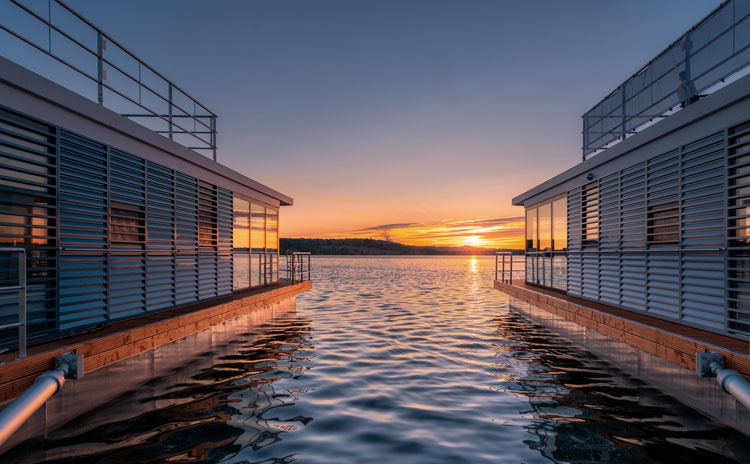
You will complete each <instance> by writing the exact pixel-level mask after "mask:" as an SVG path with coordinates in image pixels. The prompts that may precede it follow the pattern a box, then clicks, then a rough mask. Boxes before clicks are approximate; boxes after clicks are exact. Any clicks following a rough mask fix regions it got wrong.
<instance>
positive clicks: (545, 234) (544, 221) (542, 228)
mask: <svg viewBox="0 0 750 464" xmlns="http://www.w3.org/2000/svg"><path fill="white" fill-rule="evenodd" d="M537 211H538V219H537V220H538V222H539V249H540V250H550V249H552V204H551V203H547V204H545V205H542V206H540V207H539V208H538V210H537Z"/></svg>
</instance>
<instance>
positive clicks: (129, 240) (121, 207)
mask: <svg viewBox="0 0 750 464" xmlns="http://www.w3.org/2000/svg"><path fill="white" fill-rule="evenodd" d="M144 216H145V215H144V212H143V207H141V206H136V205H130V204H127V203H121V202H117V201H111V202H110V219H109V237H110V240H111V242H112V244H113V245H115V244H117V245H123V246H128V245H131V246H136V247H138V248H142V247H143V244H144V242H145V240H146V237H145V229H146V221H145V218H144Z"/></svg>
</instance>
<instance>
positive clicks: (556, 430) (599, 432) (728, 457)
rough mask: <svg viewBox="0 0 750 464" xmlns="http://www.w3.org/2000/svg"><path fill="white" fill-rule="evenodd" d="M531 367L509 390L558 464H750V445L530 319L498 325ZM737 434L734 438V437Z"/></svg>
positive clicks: (538, 446)
mask: <svg viewBox="0 0 750 464" xmlns="http://www.w3.org/2000/svg"><path fill="white" fill-rule="evenodd" d="M495 322H496V324H497V326H498V330H499V331H500V332H501V333H504V334H512V335H511V336H510V337H509V338H510V340H512V341H513V342H514V346H512V348H511V349H509V350H507V351H505V352H504V353H503V354H504V356H506V357H508V358H509V359H517V360H519V361H522V362H523V363H524V364H526V365H527V366H528V370H527V372H526V374H525V375H523V376H520V377H519V378H518V379H517V382H518V384H517V388H516V389H509V391H513V392H514V393H516V394H518V395H523V396H526V397H527V398H528V400H529V406H530V407H531V409H530V410H529V411H528V413H529V414H530V415H532V416H533V417H535V420H534V421H533V423H532V424H531V425H528V426H527V427H526V429H527V430H528V431H529V433H531V434H533V435H535V436H536V438H537V439H536V440H529V441H527V442H526V443H527V445H529V447H530V448H531V449H535V450H538V451H539V452H540V453H542V455H544V456H545V457H547V458H549V459H550V460H552V461H555V462H576V463H578V462H580V463H583V462H615V463H640V462H665V463H666V462H679V463H686V462H702V463H703V462H705V463H708V462H710V463H722V462H747V459H748V442H747V440H746V439H745V438H744V437H742V436H741V435H740V434H738V433H737V432H734V431H731V430H730V429H727V428H725V427H723V426H719V425H718V424H715V423H713V422H712V421H709V420H706V419H705V418H704V417H703V416H701V415H699V414H698V413H697V412H696V411H695V410H693V409H691V408H689V407H687V406H685V405H683V404H681V403H679V402H677V401H675V400H674V399H673V398H671V397H669V396H667V395H664V394H663V393H661V392H659V391H658V390H656V389H654V388H651V387H649V386H648V385H646V384H645V383H643V382H642V381H640V380H638V379H637V378H634V377H631V376H629V375H628V374H626V373H624V372H622V371H620V370H618V369H615V368H613V367H611V366H610V365H609V364H608V363H606V362H604V361H601V360H598V359H597V358H596V356H595V355H593V354H591V353H589V352H587V351H583V350H581V349H580V348H577V347H575V346H574V345H572V344H571V343H569V342H568V341H567V340H565V339H562V338H560V337H557V336H555V335H553V334H551V333H550V332H549V331H548V330H547V329H546V328H544V327H543V326H541V325H537V324H534V323H533V322H532V321H529V320H527V319H526V318H525V317H524V316H522V315H520V314H517V313H514V312H512V311H511V312H509V313H506V314H504V315H502V316H500V317H497V318H496V319H495ZM728 432H729V433H728Z"/></svg>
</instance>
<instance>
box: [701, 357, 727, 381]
mask: <svg viewBox="0 0 750 464" xmlns="http://www.w3.org/2000/svg"><path fill="white" fill-rule="evenodd" d="M713 362H715V363H717V364H718V365H719V366H720V367H721V368H722V369H723V368H724V355H723V354H719V353H696V355H695V373H696V374H698V376H699V377H716V371H715V369H712V368H711V363H713Z"/></svg>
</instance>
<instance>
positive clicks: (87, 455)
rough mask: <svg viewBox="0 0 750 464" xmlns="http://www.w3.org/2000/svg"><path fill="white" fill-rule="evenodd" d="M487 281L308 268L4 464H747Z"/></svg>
mask: <svg viewBox="0 0 750 464" xmlns="http://www.w3.org/2000/svg"><path fill="white" fill-rule="evenodd" d="M493 265H494V260H492V259H484V258H478V259H477V258H470V259H469V258H414V257H409V258H320V257H318V258H316V260H315V269H316V273H315V283H314V288H313V290H312V291H310V292H308V293H306V294H304V295H302V296H300V297H298V299H297V303H296V313H294V312H288V313H286V314H285V315H284V316H281V317H279V318H277V319H275V320H273V321H271V322H270V323H268V324H266V325H264V326H261V327H259V328H258V329H257V330H253V331H251V332H249V333H246V334H243V335H242V336H238V337H236V338H235V339H234V340H233V341H232V342H231V343H229V344H227V345H223V346H222V347H220V348H217V349H216V350H215V351H214V352H212V353H206V354H205V355H203V356H199V357H197V358H196V359H194V360H193V361H191V362H190V363H188V364H185V365H183V366H182V367H180V368H178V369H175V370H173V371H171V372H169V373H167V374H165V375H161V376H159V377H157V378H155V379H153V380H152V381H150V382H148V383H147V384H144V385H142V386H141V387H140V388H138V389H136V390H134V391H132V392H130V393H128V394H125V395H121V396H120V397H118V398H116V399H115V400H113V401H111V402H109V403H108V404H106V405H102V406H101V407H97V408H95V409H94V410H92V411H90V412H88V413H86V414H84V415H82V416H80V417H78V418H77V419H75V420H73V421H71V422H69V423H68V424H66V425H65V426H64V427H62V428H61V429H59V430H56V431H54V432H52V433H50V434H49V435H48V437H47V438H45V439H43V440H41V439H39V440H31V441H27V442H25V443H23V444H21V445H20V446H18V447H16V448H15V449H14V450H12V452H11V454H10V455H7V456H4V457H3V458H4V459H5V460H3V461H2V462H6V461H7V462H16V461H18V462H30V463H31V462H41V461H48V462H65V463H83V462H85V463H105V462H106V463H142V464H145V463H155V462H169V463H188V462H232V463H240V464H251V463H253V464H255V463H263V464H280V463H288V462H291V461H297V462H303V463H324V464H332V463H352V462H356V463H382V462H385V463H393V464H396V463H398V464H401V463H407V464H411V463H420V464H422V463H425V464H426V463H429V464H436V463H450V464H453V463H464V462H465V463H472V464H476V463H495V462H503V463H505V462H508V463H525V464H531V463H549V462H570V463H583V462H612V463H673V462H679V463H693V462H696V463H722V462H740V463H747V462H750V440H748V439H747V438H746V437H744V436H743V435H741V434H740V433H739V432H737V431H734V430H732V429H730V428H727V427H724V426H722V425H720V424H718V423H716V422H714V421H712V420H710V419H708V418H706V417H704V416H702V415H700V414H698V413H697V412H695V411H694V410H692V409H689V408H687V407H686V406H684V405H682V404H680V403H679V402H677V401H675V400H674V399H672V398H670V397H668V396H666V395H664V394H662V393H660V392H659V391H657V390H655V389H653V388H650V387H649V386H647V385H645V384H643V383H642V382H640V381H638V380H637V379H635V378H633V377H630V376H628V375H626V374H624V373H622V372H621V371H618V370H617V369H614V368H613V367H612V366H611V365H609V364H607V363H606V362H604V361H601V360H598V359H597V358H596V357H595V356H593V355H592V354H591V353H589V352H587V351H585V350H582V349H580V348H579V347H577V346H575V345H573V344H571V343H569V342H568V341H566V340H565V339H563V338H560V337H558V336H556V335H553V334H552V333H550V332H549V331H547V330H546V329H545V328H543V327H542V326H540V325H537V324H536V323H534V322H533V321H530V320H528V319H526V318H525V317H523V316H521V315H520V314H518V313H516V312H514V310H513V308H512V305H510V304H509V300H508V298H507V296H505V295H503V294H501V293H500V292H497V291H495V290H493V289H492V288H491V282H492V277H493V274H494V268H493Z"/></svg>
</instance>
